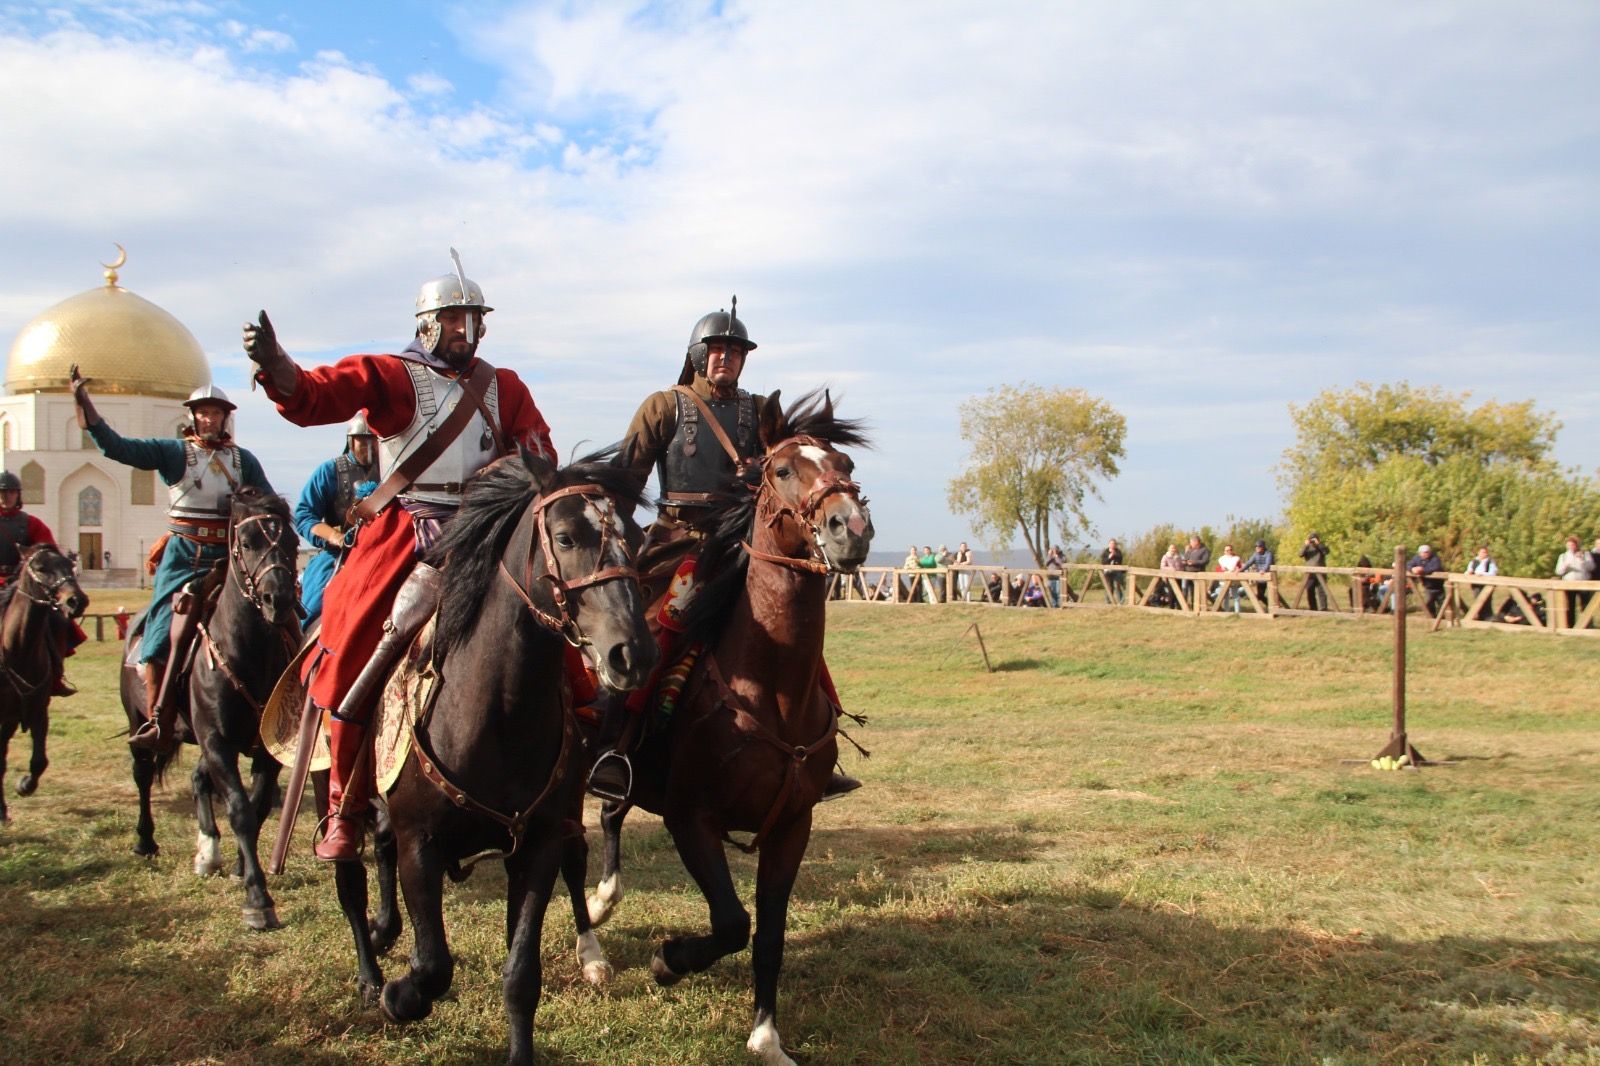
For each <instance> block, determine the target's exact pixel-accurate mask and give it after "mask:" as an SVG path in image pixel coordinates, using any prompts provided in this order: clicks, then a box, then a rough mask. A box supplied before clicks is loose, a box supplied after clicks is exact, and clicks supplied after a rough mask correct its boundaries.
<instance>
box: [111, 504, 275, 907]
mask: <svg viewBox="0 0 1600 1066" xmlns="http://www.w3.org/2000/svg"><path fill="white" fill-rule="evenodd" d="M298 547H299V538H298V537H297V536H296V535H295V531H294V522H293V520H292V518H291V517H290V514H289V506H288V504H287V503H285V502H284V500H283V498H282V497H281V496H274V495H271V494H270V493H265V492H262V491H260V490H259V489H255V488H251V487H245V488H242V489H240V490H239V491H238V493H237V494H235V496H234V498H233V507H232V513H231V515H230V517H229V521H228V554H227V556H226V558H225V559H224V560H221V561H219V562H218V563H217V564H216V568H215V569H214V570H213V571H212V572H211V573H210V574H209V575H207V578H206V580H204V581H203V582H201V585H202V594H201V595H200V596H199V597H197V600H198V602H196V603H195V605H194V607H193V609H194V610H197V611H203V610H206V609H207V608H206V604H207V603H209V602H210V594H211V593H212V592H214V594H215V608H214V609H212V610H211V611H210V616H209V618H207V619H206V620H204V621H202V622H201V623H200V628H199V633H198V636H197V637H196V639H195V641H194V644H193V645H192V649H193V650H192V655H191V664H192V665H191V666H190V668H189V675H188V683H187V685H185V686H183V687H182V688H181V689H180V693H179V697H178V698H179V700H180V701H181V702H180V714H179V722H178V736H179V737H180V738H182V739H183V740H184V741H186V742H188V743H193V744H197V745H198V746H199V749H200V758H199V760H198V761H197V762H196V764H195V768H194V773H193V774H192V775H191V778H190V785H191V788H192V790H193V793H194V800H195V817H196V819H197V820H198V821H199V825H200V829H199V833H198V834H197V837H196V842H195V858H194V872H195V873H196V874H197V875H199V876H201V877H205V876H207V875H209V874H213V873H216V872H218V871H219V870H221V869H222V866H223V860H222V849H221V844H220V841H221V834H220V833H219V832H218V830H217V822H216V814H215V812H214V811H213V810H212V799H213V797H214V796H215V794H216V793H218V792H220V793H221V794H222V797H223V800H224V803H225V804H226V806H227V811H228V823H229V825H230V826H231V827H232V829H233V836H234V840H235V842H236V843H237V844H238V848H239V856H238V861H237V863H236V865H235V870H236V872H237V873H238V875H239V877H240V878H241V879H242V880H243V882H244V894H245V903H244V909H243V914H244V921H245V924H246V925H248V926H249V927H250V928H252V929H273V928H276V927H277V926H278V915H277V911H276V909H275V907H274V904H273V901H272V896H271V895H270V894H269V893H268V892H267V879H266V874H265V872H264V871H263V870H262V868H261V859H260V856H259V854H258V852H257V842H258V840H259V838H260V835H261V823H262V822H263V821H265V820H266V818H267V815H268V814H269V813H270V811H271V809H272V799H273V794H274V791H275V789H276V787H277V783H278V772H279V770H280V767H279V765H278V761H277V760H276V759H274V758H273V757H272V756H271V755H270V754H268V753H267V751H266V750H265V749H264V748H263V747H262V746H261V743H260V738H259V735H258V734H259V731H260V728H261V707H262V704H263V703H264V702H265V701H266V699H267V697H268V696H269V695H270V694H271V692H272V686H273V684H274V683H276V681H277V680H278V675H279V674H281V673H282V672H283V669H284V667H285V666H287V665H288V663H289V660H290V658H291V657H292V656H293V654H294V651H295V648H296V646H297V645H298V644H299V641H300V617H299V613H298V603H299V596H298V593H297V590H296V574H295V553H296V551H297V550H298ZM202 617H203V618H204V617H205V616H204V615H202ZM140 635H141V634H140V632H139V631H138V630H134V631H132V632H130V633H129V636H128V642H129V644H128V646H129V654H127V655H125V656H124V657H123V665H122V706H123V709H124V710H125V711H126V712H127V715H128V724H129V728H130V729H136V728H138V726H139V724H140V723H141V722H143V721H144V719H145V706H144V705H145V688H144V684H143V682H142V681H140V679H139V675H138V672H137V670H136V669H135V668H134V666H133V665H132V664H133V663H134V662H135V661H137V659H138V656H137V654H135V653H134V652H135V651H136V649H137V643H136V642H137V641H138V640H139V638H140ZM185 707H186V708H187V713H186V714H185V713H183V708H185ZM131 750H132V752H133V780H134V784H135V785H137V786H138V789H139V825H138V840H137V842H136V843H135V844H134V848H133V850H134V854H136V855H155V854H157V853H158V852H159V851H160V848H159V847H158V846H157V845H156V840H155V817H154V815H153V814H152V813H151V809H150V789H151V786H152V785H153V784H154V783H155V781H156V780H157V779H158V778H160V776H161V775H162V774H164V773H165V771H166V769H167V767H168V766H169V765H171V763H172V760H173V758H174V757H175V756H176V755H177V751H178V749H177V748H176V747H174V748H172V749H170V750H167V751H162V752H155V751H150V750H148V749H144V748H133V749H131ZM246 754H248V755H249V756H250V787H249V789H248V790H246V788H245V786H244V781H243V779H242V778H241V777H240V774H239V757H240V756H241V755H246Z"/></svg>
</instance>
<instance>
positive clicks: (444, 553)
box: [427, 445, 644, 661]
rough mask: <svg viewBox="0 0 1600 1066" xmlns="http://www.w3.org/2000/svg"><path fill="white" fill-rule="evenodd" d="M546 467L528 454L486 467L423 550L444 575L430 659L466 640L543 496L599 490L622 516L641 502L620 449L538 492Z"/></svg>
mask: <svg viewBox="0 0 1600 1066" xmlns="http://www.w3.org/2000/svg"><path fill="white" fill-rule="evenodd" d="M530 464H533V466H532V467H530ZM535 468H539V469H535ZM546 469H548V464H546V463H545V462H544V460H542V459H540V458H538V457H537V456H535V455H533V454H532V453H531V452H529V451H527V450H526V449H523V450H522V451H521V454H520V455H515V456H509V457H507V458H505V459H502V460H500V461H499V462H496V463H492V464H490V465H489V466H488V467H486V468H485V469H484V470H483V471H482V472H481V473H479V474H478V476H477V477H475V478H473V479H472V481H471V482H469V483H468V485H467V488H466V491H465V492H464V493H463V494H462V499H461V508H460V510H458V511H457V512H456V515H455V517H454V518H452V519H451V520H450V521H449V522H448V523H446V524H445V528H444V535H443V536H442V537H440V538H439V541H438V543H437V544H435V545H434V546H433V548H432V550H431V551H429V552H428V557H427V562H428V563H429V564H430V565H433V566H437V567H438V568H439V569H440V570H442V571H444V573H445V581H444V594H443V596H442V597H441V602H440V604H439V614H438V618H437V621H436V622H435V626H434V657H435V661H437V660H438V659H439V658H440V657H442V656H443V655H444V653H445V652H446V651H448V650H449V649H450V648H451V647H452V646H453V645H455V644H457V643H459V642H460V641H462V640H465V639H466V638H467V637H468V636H469V635H470V634H471V632H472V628H473V626H474V625H476V624H477V621H478V615H479V614H480V612H481V611H482V609H483V604H484V601H485V599H486V598H487V596H488V594H489V591H490V587H491V584H490V583H491V582H492V581H493V580H494V579H495V574H496V572H497V571H498V570H499V569H500V559H501V557H502V556H504V555H505V552H506V545H507V544H508V543H509V542H510V540H511V534H512V533H513V532H515V531H516V528H517V523H518V522H519V521H520V520H521V518H522V514H523V512H524V511H526V510H527V509H528V506H529V505H530V504H532V503H533V501H534V499H535V498H536V497H538V496H539V495H540V494H541V493H542V492H545V491H550V492H554V491H556V490H557V489H563V488H567V487H568V486H570V485H596V486H598V487H599V488H600V489H602V490H603V491H605V492H606V493H607V494H609V495H610V496H611V497H612V498H614V499H615V500H616V501H617V509H618V511H619V512H621V513H622V514H624V515H631V514H632V513H633V511H634V509H635V508H637V507H638V506H639V505H640V504H641V503H643V502H644V499H643V497H644V483H643V482H642V481H640V479H639V478H638V476H637V475H635V474H634V473H633V471H632V470H630V469H629V468H628V467H627V466H625V465H623V463H622V462H621V460H620V457H619V449H618V446H617V445H612V446H610V447H607V448H602V449H600V450H599V451H595V452H591V453H590V454H588V455H585V456H583V457H582V458H580V459H578V460H577V461H575V462H573V463H570V464H569V465H567V466H564V467H562V468H560V469H559V470H555V471H554V472H553V473H551V474H548V475H546V477H547V478H548V483H547V484H544V485H542V486H541V484H540V478H539V476H538V475H539V474H540V473H543V471H544V470H546Z"/></svg>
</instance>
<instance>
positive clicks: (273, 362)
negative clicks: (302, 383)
mask: <svg viewBox="0 0 1600 1066" xmlns="http://www.w3.org/2000/svg"><path fill="white" fill-rule="evenodd" d="M244 354H245V355H247V356H249V357H250V361H251V362H253V363H255V364H256V365H257V366H259V367H260V368H261V371H260V373H259V374H258V375H257V377H258V378H259V379H261V380H263V381H264V382H265V383H266V384H268V385H271V386H272V388H273V390H274V391H275V392H278V393H280V394H281V395H284V396H288V395H289V394H291V393H292V392H294V387H295V383H296V381H297V379H298V375H297V374H296V373H295V365H294V360H292V359H290V358H289V353H288V352H286V351H284V350H283V345H281V344H279V343H278V333H277V331H276V330H274V329H273V328H272V319H270V318H268V317H267V313H266V311H262V312H261V319H260V321H259V322H246V323H245V324H244Z"/></svg>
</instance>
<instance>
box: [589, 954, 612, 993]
mask: <svg viewBox="0 0 1600 1066" xmlns="http://www.w3.org/2000/svg"><path fill="white" fill-rule="evenodd" d="M616 975H617V972H616V971H615V970H613V969H612V968H611V964H610V963H609V962H606V961H605V960H604V959H601V960H600V961H599V962H586V963H584V964H583V979H584V980H585V981H588V982H589V983H590V984H591V985H594V987H596V988H604V987H605V986H606V985H609V984H610V983H611V979H612V978H613V977H615V976H616Z"/></svg>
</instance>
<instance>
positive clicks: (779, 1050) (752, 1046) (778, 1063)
mask: <svg viewBox="0 0 1600 1066" xmlns="http://www.w3.org/2000/svg"><path fill="white" fill-rule="evenodd" d="M744 1049H745V1050H746V1051H748V1052H750V1054H752V1055H754V1056H755V1057H756V1058H758V1059H760V1060H761V1061H762V1063H763V1064H764V1066H795V1062H794V1060H793V1059H791V1058H790V1057H789V1056H788V1055H785V1054H784V1053H783V1041H782V1040H779V1039H778V1027H777V1026H776V1025H773V1024H772V1019H771V1018H768V1019H766V1020H765V1021H763V1022H762V1023H761V1024H760V1025H758V1026H756V1027H755V1028H754V1029H752V1030H750V1039H749V1040H747V1041H745V1045H744Z"/></svg>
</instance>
